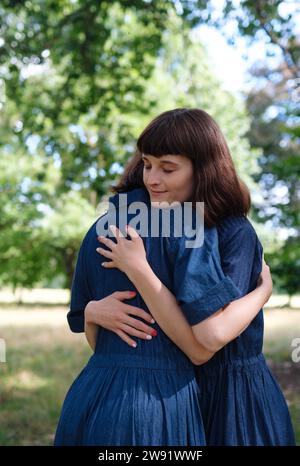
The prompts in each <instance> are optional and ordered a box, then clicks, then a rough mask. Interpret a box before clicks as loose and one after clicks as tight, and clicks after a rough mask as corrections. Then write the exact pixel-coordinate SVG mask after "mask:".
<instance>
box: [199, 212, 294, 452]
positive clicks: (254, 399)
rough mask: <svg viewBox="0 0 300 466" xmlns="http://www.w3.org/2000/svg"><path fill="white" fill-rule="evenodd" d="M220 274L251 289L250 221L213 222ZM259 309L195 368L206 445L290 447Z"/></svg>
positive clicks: (257, 264)
mask: <svg viewBox="0 0 300 466" xmlns="http://www.w3.org/2000/svg"><path fill="white" fill-rule="evenodd" d="M218 233H219V248H220V255H221V263H222V268H223V271H224V273H225V274H226V275H227V276H229V277H230V278H231V279H232V281H233V282H234V283H235V285H236V286H237V287H238V288H239V289H240V290H241V292H242V293H243V295H244V294H247V293H249V292H250V291H252V290H253V289H254V288H255V287H256V282H257V279H258V276H259V274H260V272H261V268H262V250H263V248H262V245H261V243H260V242H259V239H258V237H257V235H256V233H255V230H254V228H253V226H252V225H251V223H250V222H249V220H248V219H247V218H245V217H233V216H232V217H228V218H227V219H225V220H223V221H222V222H221V223H220V224H219V226H218ZM263 332H264V320H263V311H262V310H261V311H260V312H259V314H258V315H257V317H256V318H255V319H254V320H253V321H252V322H251V324H250V325H249V326H248V327H247V329H246V330H245V331H244V332H243V333H242V334H241V335H240V336H239V337H238V338H236V339H235V340H233V341H232V342H230V343H229V344H227V345H226V346H225V347H224V348H222V349H221V350H220V351H218V352H217V353H216V354H215V356H214V357H213V358H212V359H211V360H210V361H208V362H207V363H206V364H204V365H203V366H195V370H196V375H197V380H198V383H199V388H200V405H201V411H202V416H203V422H204V427H205V434H206V441H207V444H208V445H254V446H256V445H271V446H273V445H295V439H294V432H293V428H292V424H291V419H290V415H289V411H288V408H287V404H286V401H285V399H284V396H283V394H282V392H281V389H280V387H279V385H278V383H277V381H276V380H275V378H274V376H273V375H272V373H271V372H270V369H269V368H268V366H267V364H266V361H265V358H264V356H263V354H262V346H263Z"/></svg>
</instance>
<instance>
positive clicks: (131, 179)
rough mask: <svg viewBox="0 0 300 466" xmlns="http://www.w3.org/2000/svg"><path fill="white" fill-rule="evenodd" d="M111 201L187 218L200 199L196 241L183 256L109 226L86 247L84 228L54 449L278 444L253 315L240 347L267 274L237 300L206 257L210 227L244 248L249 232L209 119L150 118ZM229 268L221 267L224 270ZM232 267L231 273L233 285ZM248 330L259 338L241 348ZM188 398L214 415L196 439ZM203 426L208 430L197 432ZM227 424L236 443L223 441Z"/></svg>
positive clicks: (279, 419)
mask: <svg viewBox="0 0 300 466" xmlns="http://www.w3.org/2000/svg"><path fill="white" fill-rule="evenodd" d="M114 191H115V192H116V194H115V196H113V197H111V198H110V201H111V203H112V204H114V206H115V207H116V209H117V210H119V211H120V210H121V209H122V205H121V203H120V196H121V193H127V195H128V200H127V201H128V204H127V205H126V207H127V206H128V205H129V204H130V203H132V202H136V201H141V202H144V203H145V204H146V205H147V207H148V208H150V212H152V210H151V209H152V206H153V205H155V208H157V206H158V207H159V205H158V204H157V202H156V201H166V202H167V203H168V204H170V203H172V202H173V201H176V202H177V203H180V204H181V205H183V204H184V203H186V202H191V203H192V206H193V208H194V209H193V212H196V211H197V204H196V203H197V202H199V201H201V202H204V206H205V210H204V223H205V226H204V243H203V245H202V246H201V247H198V248H187V247H186V243H185V242H184V240H185V239H186V238H185V236H184V235H182V236H181V237H176V236H175V235H172V232H171V235H170V237H169V238H167V237H166V238H165V237H162V236H161V235H160V236H159V237H158V238H152V237H151V235H150V236H149V235H146V238H142V237H141V236H139V235H138V234H137V232H136V230H135V229H134V228H132V227H128V229H127V234H128V235H129V237H130V238H129V239H127V238H125V237H123V235H122V232H121V230H120V229H118V228H117V227H116V226H115V228H114V229H113V232H114V236H115V237H116V239H117V242H115V241H112V240H110V239H108V238H104V237H103V238H99V240H100V242H101V243H102V247H101V248H99V247H98V248H97V239H96V237H97V228H96V224H94V225H93V226H92V227H91V229H90V230H89V232H88V233H87V235H86V237H85V239H84V241H83V243H82V246H81V249H80V252H79V256H78V262H77V266H76V272H75V275H74V281H73V287H72V299H71V309H70V312H69V313H68V321H69V324H70V327H71V329H72V330H73V331H83V330H85V332H86V336H87V339H88V341H89V343H90V345H91V347H92V348H93V349H94V354H93V356H92V357H91V358H90V361H89V362H88V364H87V365H86V366H85V368H84V369H83V370H82V372H81V373H80V374H79V376H78V377H77V378H76V380H75V381H74V382H73V384H72V386H71V387H70V390H69V392H68V394H67V396H66V399H65V401H64V405H63V409H62V413H61V417H60V421H59V424H58V428H57V432H56V438H55V445H66V444H68V445H74V444H76V445H80V444H84V445H91V444H97V445H204V444H205V435H206V436H207V438H208V440H207V443H208V444H210V445H212V444H244V445H246V444H252V442H253V444H292V443H293V433H292V428H291V424H290V419H289V414H288V410H287V407H286V404H285V401H284V398H283V396H282V394H281V391H280V389H279V387H278V385H276V383H275V381H274V379H273V378H272V375H271V374H270V372H269V369H268V368H267V366H266V364H265V360H264V358H263V356H262V354H261V352H260V351H259V345H260V344H259V341H258V340H259V339H260V336H261V332H260V327H259V326H260V325H261V319H260V318H259V321H258V324H257V323H256V324H254V332H250V334H249V337H247V338H246V339H244V338H243V335H244V333H245V332H244V330H245V329H246V328H247V327H248V326H249V327H251V325H253V322H255V319H254V318H255V317H256V316H257V314H259V315H261V312H260V309H261V307H262V306H263V305H264V303H265V302H266V301H267V300H268V298H269V296H270V294H271V290H272V284H271V278H270V274H269V271H268V267H267V266H264V267H263V272H262V274H261V277H260V280H259V285H258V286H257V288H256V289H253V291H252V290H251V291H250V292H249V293H248V294H247V295H246V296H244V297H242V298H240V296H241V295H242V294H245V291H244V290H242V291H241V289H240V288H239V287H238V286H236V285H235V284H234V282H233V280H232V279H231V278H230V276H229V274H227V276H225V275H224V272H223V270H222V268H221V259H222V263H223V264H224V258H225V259H226V251H225V253H224V256H223V258H220V256H219V250H218V248H219V243H218V230H217V228H216V226H217V225H218V224H223V230H224V231H226V228H227V232H228V231H229V230H230V233H231V232H232V231H235V232H236V235H233V236H234V237H237V236H238V235H239V234H240V233H241V232H242V235H241V236H242V237H243V238H244V241H245V239H247V238H248V240H247V241H245V242H244V245H243V247H245V248H246V249H247V248H249V245H250V244H251V241H249V238H250V235H251V234H252V235H253V233H251V231H252V230H251V229H250V228H249V227H248V226H246V228H245V227H244V225H248V223H247V222H248V221H247V219H246V214H247V212H248V210H249V207H250V197H249V194H248V191H247V189H246V187H245V186H244V185H243V184H242V183H241V181H240V180H239V179H238V177H237V175H236V173H235V169H234V166H233V163H232V160H231V156H230V153H229V150H228V148H227V145H226V142H225V139H224V137H223V135H222V133H221V131H220V130H219V128H218V126H217V124H216V123H215V121H214V120H213V119H212V118H211V117H210V116H209V115H208V114H207V113H206V112H204V111H202V110H200V109H175V110H171V111H169V112H164V113H163V114H161V115H159V116H158V117H157V118H155V119H154V120H153V121H152V122H151V123H150V124H149V125H148V126H147V128H146V129H145V130H144V131H143V133H142V134H141V136H140V137H139V139H138V141H137V153H136V155H135V157H134V158H133V160H132V161H130V162H129V164H128V165H127V167H126V170H125V172H124V175H123V177H122V179H121V182H120V183H119V185H118V186H117V187H115V189H114ZM162 210H163V208H162V209H160V211H162ZM106 215H108V214H105V215H104V216H103V217H104V220H105V218H106ZM151 215H152V214H151ZM151 215H150V217H151ZM128 223H129V222H128ZM226 225H227V226H226ZM224 226H225V227H224ZM245 232H246V233H245ZM226 235H227V233H226V234H225V236H226ZM228 237H229V238H232V235H231V234H230V235H228ZM98 246H99V243H98ZM104 246H105V248H104ZM96 248H97V250H98V251H97V252H98V253H99V255H98V257H97V258H96V257H95V254H96V253H95V249H96ZM223 252H224V251H223ZM255 252H258V249H257V250H256V251H255ZM259 252H260V253H261V252H262V251H261V250H260V251H259ZM229 256H230V255H227V259H228V257H229ZM100 258H101V259H100ZM231 258H232V261H231V264H229V265H228V269H229V271H230V269H231V270H234V269H235V263H236V262H235V258H234V255H232V256H231ZM97 259H98V261H97ZM106 259H109V262H104V263H103V260H104V261H105V260H106ZM261 259H262V258H261V255H260V257H257V258H256V262H257V263H258V262H259V261H261ZM99 260H101V265H100V264H99ZM254 262H255V261H254V260H253V261H252V264H249V268H252V272H253V273H252V274H251V276H252V282H253V283H252V285H251V286H252V287H253V284H254V288H255V286H256V282H257V280H258V279H259V273H260V271H261V267H260V268H259V269H258V268H257V269H256V270H254V267H253V263H254ZM225 265H226V261H225ZM245 268H247V264H242V267H241V268H240V270H239V271H238V273H239V274H240V276H243V275H244V272H243V270H244V269H245ZM233 275H234V274H233ZM133 286H134V287H135V288H136V290H137V291H138V293H139V294H138V295H137V296H136V304H138V305H139V308H137V307H134V306H129V305H128V304H124V303H122V302H121V301H122V300H124V299H126V298H127V299H130V295H129V294H127V291H128V290H129V289H132V287H133ZM247 291H248V290H247ZM116 292H117V293H116ZM237 298H239V299H237ZM141 309H143V311H142V310H141ZM144 310H149V311H150V313H151V314H152V316H153V317H154V318H155V320H156V322H155V327H156V335H157V336H156V337H155V338H154V339H150V341H147V340H146V337H147V336H148V337H149V336H151V334H152V335H155V333H152V331H151V327H150V326H148V325H146V324H144V323H143V322H141V319H144V320H146V321H147V322H150V321H151V320H150V319H151V317H150V316H149V315H148V314H145V312H144ZM131 315H135V316H137V317H138V318H137V319H134V318H133V317H131ZM253 319H254V321H253ZM252 321H253V322H252ZM249 324H250V325H249ZM255 330H257V333H258V334H259V338H258V339H257V340H256V339H255V338H254V339H252V340H251V336H253V333H255ZM246 331H247V330H246ZM128 335H133V336H136V337H140V338H141V341H140V342H139V344H138V345H137V347H135V349H132V347H129V346H128V345H127V344H126V343H129V344H130V345H131V344H132V339H131V338H130V337H129V336H128ZM119 337H120V338H119ZM231 341H232V343H230V345H233V346H232V348H231V349H230V351H228V350H227V348H228V346H229V345H228V343H229V342H231ZM215 353H217V354H215ZM229 355H230V358H228V356H229ZM207 361H209V362H208V363H207V364H206V366H208V365H209V364H210V362H211V364H212V365H211V370H210V368H208V369H207V378H208V379H209V384H210V387H211V386H212V385H214V391H213V394H212V395H213V398H212V399H213V402H211V400H207V396H209V394H208V393H207V392H206V388H207V387H205V385H203V387H202V383H204V384H205V380H202V379H203V377H199V378H198V382H199V385H197V384H196V373H195V368H196V369H199V367H198V366H200V365H202V364H204V363H205V362H207ZM193 364H195V365H193ZM204 367H205V366H204ZM228 374H230V377H229V376H228ZM254 380H255V383H252V382H253V381H254ZM225 383H226V384H230V385H225ZM251 383H252V385H251ZM247 384H248V385H247ZM224 387H225V388H226V391H224ZM228 397H229V398H230V402H227V401H226V398H228ZM199 402H200V404H201V405H202V409H203V408H206V406H203V403H204V404H205V403H209V405H210V406H212V405H214V406H215V407H216V411H215V412H214V413H213V410H212V409H210V410H207V409H206V417H205V419H204V421H205V424H204V428H205V429H206V430H207V432H204V430H203V424H202V416H201V410H200V407H201V406H200V404H199ZM222 403H223V409H221V407H222ZM239 404H240V406H239ZM254 405H255V406H254ZM233 406H234V407H235V411H232V407H233ZM226 407H227V408H228V410H229V411H228V412H226ZM224 410H225V412H224ZM276 410H277V414H274V415H273V417H272V418H270V412H272V413H275V412H276ZM237 411H241V413H242V415H243V416H249V419H251V421H248V419H245V418H244V417H242V423H243V424H242V425H241V419H240V416H239V415H238V413H237ZM212 416H213V417H214V419H213V424H214V425H217V426H218V425H219V426H221V429H220V430H219V431H218V428H215V429H211V432H210V431H209V429H210V426H211V424H212V419H211V417H212ZM224 416H225V421H224V419H221V418H223V417H224ZM253 416H256V419H254V421H255V422H254V423H253ZM235 421H236V424H237V425H236V426H234V423H235ZM278 423H279V425H278ZM251 425H252V426H253V427H252V429H251ZM224 428H225V429H227V433H226V432H225V433H224V432H223V430H224ZM232 428H234V431H235V432H236V434H235V435H234V436H231V440H230V431H231V430H232ZM259 429H260V430H259ZM240 430H242V433H241V434H240V435H239V431H240ZM253 431H254V432H253ZM280 432H282V434H280ZM229 442H231V443H229Z"/></svg>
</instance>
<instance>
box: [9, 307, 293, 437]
mask: <svg viewBox="0 0 300 466" xmlns="http://www.w3.org/2000/svg"><path fill="white" fill-rule="evenodd" d="M66 310H67V308H66V307H64V306H53V307H49V306H48V307H44V306H42V307H41V306H40V307H39V306H28V305H27V306H26V305H23V306H18V307H17V306H16V305H13V304H6V305H3V306H2V307H1V309H0V321H1V335H0V337H2V338H4V339H5V343H6V361H7V362H6V363H0V445H52V443H53V438H54V432H55V428H56V425H57V421H58V417H59V414H60V409H61V405H62V402H63V400H64V397H65V395H66V392H67V389H68V388H69V386H70V385H71V383H72V381H73V380H74V379H75V377H76V376H77V375H78V373H79V371H80V370H81V368H82V367H83V366H84V365H85V363H86V361H87V359H88V358H89V356H90V355H91V350H90V349H89V347H88V345H87V343H86V341H85V338H84V336H83V334H74V333H72V332H70V331H69V329H68V327H67V324H66V319H65V314H66ZM265 322H266V325H265V345H264V351H265V355H266V357H267V359H268V361H269V363H270V366H271V368H272V371H273V373H274V374H275V377H276V378H277V379H278V381H279V382H280V385H281V387H282V389H283V391H284V394H285V396H286V398H287V401H288V404H289V408H290V412H291V414H292V419H293V424H294V428H295V431H296V436H297V444H298V445H300V390H299V389H300V377H299V376H300V363H294V362H292V360H291V341H292V339H293V338H296V337H300V311H299V310H298V311H297V310H289V309H285V310H282V309H280V310H266V311H265Z"/></svg>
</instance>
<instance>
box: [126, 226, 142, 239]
mask: <svg viewBox="0 0 300 466" xmlns="http://www.w3.org/2000/svg"><path fill="white" fill-rule="evenodd" d="M126 231H127V233H128V234H129V236H130V238H132V239H137V238H138V239H142V238H141V237H140V235H139V234H138V232H137V231H136V230H135V229H134V228H133V227H132V226H130V225H126Z"/></svg>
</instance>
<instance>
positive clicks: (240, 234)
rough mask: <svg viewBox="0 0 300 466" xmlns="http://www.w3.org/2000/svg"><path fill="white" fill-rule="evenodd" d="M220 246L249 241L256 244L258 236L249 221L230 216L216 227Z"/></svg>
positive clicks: (241, 217) (243, 217)
mask: <svg viewBox="0 0 300 466" xmlns="http://www.w3.org/2000/svg"><path fill="white" fill-rule="evenodd" d="M217 231H218V236H219V243H220V245H221V246H222V245H225V244H226V243H230V242H233V241H234V242H241V241H249V242H250V243H256V242H257V241H259V240H258V236H257V234H256V231H255V229H254V227H253V225H252V223H251V222H250V220H249V219H248V218H247V217H245V216H242V215H239V216H237V215H231V216H228V217H226V218H224V219H222V220H221V222H220V223H219V224H218V225H217Z"/></svg>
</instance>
